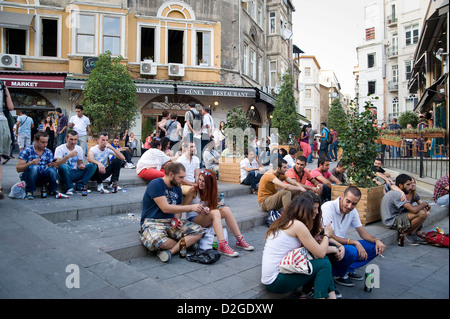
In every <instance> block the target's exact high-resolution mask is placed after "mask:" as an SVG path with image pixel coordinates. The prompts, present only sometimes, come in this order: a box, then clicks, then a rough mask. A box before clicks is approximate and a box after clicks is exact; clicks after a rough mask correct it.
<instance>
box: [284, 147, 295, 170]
mask: <svg viewBox="0 0 450 319" xmlns="http://www.w3.org/2000/svg"><path fill="white" fill-rule="evenodd" d="M296 155H297V150H296V149H295V148H293V147H291V148H290V149H289V153H288V154H287V155H286V156H285V157H283V159H284V160H285V161H286V162H287V169H290V168H292V167H294V166H295V161H296V158H295V156H296Z"/></svg>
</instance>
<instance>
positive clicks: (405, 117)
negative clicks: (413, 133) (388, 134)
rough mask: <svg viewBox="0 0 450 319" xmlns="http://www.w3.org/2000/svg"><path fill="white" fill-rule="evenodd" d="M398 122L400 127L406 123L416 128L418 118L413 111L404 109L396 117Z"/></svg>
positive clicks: (403, 126)
mask: <svg viewBox="0 0 450 319" xmlns="http://www.w3.org/2000/svg"><path fill="white" fill-rule="evenodd" d="M398 124H400V126H401V127H402V128H406V126H407V125H408V124H411V126H412V127H413V128H416V127H417V124H419V118H418V117H417V114H416V113H414V112H413V111H406V112H403V113H402V114H401V115H400V117H399V118H398Z"/></svg>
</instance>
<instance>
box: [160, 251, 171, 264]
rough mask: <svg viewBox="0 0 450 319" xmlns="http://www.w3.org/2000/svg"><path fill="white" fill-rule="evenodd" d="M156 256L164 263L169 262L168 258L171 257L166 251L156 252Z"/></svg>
mask: <svg viewBox="0 0 450 319" xmlns="http://www.w3.org/2000/svg"><path fill="white" fill-rule="evenodd" d="M156 256H158V258H159V259H160V260H161V261H162V262H163V263H166V262H168V261H169V260H170V258H171V257H172V255H171V254H170V253H168V252H167V251H164V250H162V251H158V252H157V253H156Z"/></svg>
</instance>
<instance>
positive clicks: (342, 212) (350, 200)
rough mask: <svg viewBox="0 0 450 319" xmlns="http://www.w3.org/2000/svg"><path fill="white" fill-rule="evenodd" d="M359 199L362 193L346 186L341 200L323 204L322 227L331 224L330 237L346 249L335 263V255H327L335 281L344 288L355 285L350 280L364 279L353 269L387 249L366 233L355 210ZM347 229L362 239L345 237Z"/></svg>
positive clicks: (339, 198) (378, 240) (379, 241)
mask: <svg viewBox="0 0 450 319" xmlns="http://www.w3.org/2000/svg"><path fill="white" fill-rule="evenodd" d="M360 199H361V191H360V190H359V189H358V188H357V187H354V186H349V187H347V188H346V189H345V191H344V196H343V197H338V198H337V199H335V200H333V201H328V202H326V203H325V204H323V205H322V218H323V225H328V224H329V223H330V222H332V224H331V225H332V226H333V230H334V235H333V236H331V238H333V239H335V240H336V241H337V242H338V243H339V244H342V245H344V248H345V255H344V257H343V258H342V259H341V260H336V259H335V258H334V255H329V256H328V257H329V258H330V261H331V264H332V266H333V276H334V281H335V282H336V283H338V284H341V285H343V286H347V287H352V286H354V283H353V282H352V280H351V279H354V280H363V279H364V277H363V276H360V275H358V274H356V273H355V269H357V268H360V267H362V266H364V265H366V264H367V263H369V262H370V261H371V260H372V259H374V258H375V257H377V256H378V255H380V254H382V253H383V252H384V250H385V249H386V246H385V245H384V244H383V242H382V241H381V240H380V239H379V238H375V237H374V236H372V235H371V234H369V233H368V232H367V231H366V230H365V228H364V226H363V225H362V224H361V220H360V218H359V214H358V211H357V210H356V208H355V207H356V205H357V204H358V202H359V200H360ZM349 227H354V228H355V229H356V231H357V232H358V234H359V236H360V237H361V238H362V239H363V240H359V241H358V240H354V239H350V238H346V233H347V230H348V228H349ZM350 278H351V279H350Z"/></svg>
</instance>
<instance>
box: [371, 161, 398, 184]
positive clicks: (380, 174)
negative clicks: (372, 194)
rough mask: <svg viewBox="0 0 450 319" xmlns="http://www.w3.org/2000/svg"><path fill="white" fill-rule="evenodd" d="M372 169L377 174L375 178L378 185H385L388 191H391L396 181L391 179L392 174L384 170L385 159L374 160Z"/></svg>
mask: <svg viewBox="0 0 450 319" xmlns="http://www.w3.org/2000/svg"><path fill="white" fill-rule="evenodd" d="M371 170H372V172H374V174H375V178H374V180H375V182H376V183H377V185H379V186H381V185H384V189H385V191H386V192H388V191H390V190H391V187H392V185H394V182H393V181H392V180H391V174H389V173H388V172H386V171H385V170H384V168H383V160H382V159H381V158H376V159H375V160H374V161H373V165H372V168H371Z"/></svg>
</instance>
